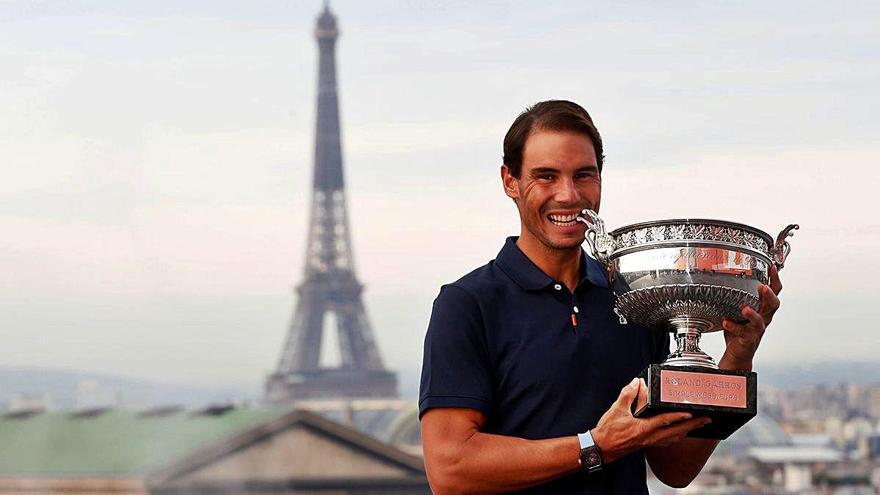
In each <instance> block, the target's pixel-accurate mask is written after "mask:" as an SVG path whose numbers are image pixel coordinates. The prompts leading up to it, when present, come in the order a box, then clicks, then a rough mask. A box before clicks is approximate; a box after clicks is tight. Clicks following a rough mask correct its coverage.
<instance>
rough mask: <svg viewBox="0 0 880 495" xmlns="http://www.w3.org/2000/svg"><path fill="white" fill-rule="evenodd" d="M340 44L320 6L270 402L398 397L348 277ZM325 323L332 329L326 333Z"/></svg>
mask: <svg viewBox="0 0 880 495" xmlns="http://www.w3.org/2000/svg"><path fill="white" fill-rule="evenodd" d="M338 37H339V30H338V28H337V24H336V17H335V16H334V15H333V13H332V12H331V11H330V8H329V6H328V5H327V3H326V2H325V3H324V10H323V11H322V12H321V14H320V15H319V16H318V20H317V23H316V26H315V38H316V39H317V42H318V97H317V119H316V126H315V151H314V160H315V163H314V166H315V167H314V174H313V176H312V203H311V214H310V217H309V231H308V241H307V246H306V261H305V278H304V281H303V283H302V284H301V285H300V286H299V287H298V288H297V292H298V295H299V298H298V301H297V306H296V310H295V313H294V317H293V322H292V323H291V326H290V331H289V332H288V335H287V342H286V343H285V345H284V349H283V350H282V353H281V359H280V361H279V363H278V369H277V370H276V372H275V373H273V374H272V375H270V376H269V378H268V380H267V382H266V399H267V400H268V401H270V402H289V401H293V400H297V399H309V398H359V397H385V398H391V397H396V396H397V377H396V375H395V374H394V373H391V372H389V371H386V370H385V367H384V365H383V363H382V358H381V357H380V355H379V349H378V347H377V346H376V342H375V340H374V338H373V331H372V329H371V328H370V324H369V321H368V320H367V315H366V311H365V310H364V304H363V299H362V298H361V292H362V290H363V286H362V285H361V284H360V283H359V282H358V281H357V278H356V277H355V273H354V257H353V255H352V249H351V236H350V234H349V232H350V230H349V223H348V213H347V207H346V203H345V182H344V180H343V173H342V145H341V138H340V125H339V102H338V98H337V93H336V55H335V51H336V40H337V38H338ZM331 315H332V317H331ZM328 321H330V322H334V321H335V328H329V329H328V328H326V327H327V325H326V324H325V323H326V322H328ZM325 330H330V331H334V330H335V331H336V332H337V337H338V338H337V340H338V344H339V349H338V350H339V360H340V364H339V366H333V367H328V366H325V365H323V363H321V362H320V358H321V354H322V352H321V347H322V345H324V344H325V343H326V342H327V340H325V339H324V337H325V336H324V332H325Z"/></svg>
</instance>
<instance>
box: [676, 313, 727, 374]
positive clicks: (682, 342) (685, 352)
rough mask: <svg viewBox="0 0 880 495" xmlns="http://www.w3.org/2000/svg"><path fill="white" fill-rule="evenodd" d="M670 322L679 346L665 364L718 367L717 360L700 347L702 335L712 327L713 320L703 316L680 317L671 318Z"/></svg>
mask: <svg viewBox="0 0 880 495" xmlns="http://www.w3.org/2000/svg"><path fill="white" fill-rule="evenodd" d="M669 323H670V324H671V325H672V327H673V329H674V330H675V342H676V345H677V348H676V350H675V351H673V352H672V354H670V355H669V357H667V358H666V361H665V362H664V363H663V364H668V365H671V366H697V367H701V368H711V369H718V365H717V364H715V360H713V359H712V357H711V356H709V355H708V354H706V353H705V352H703V350H702V349H700V336H701V335H702V334H703V332H705V331H706V330H709V329H710V328H712V322H711V321H709V320H705V319H702V318H688V317H679V318H673V319H671V320H670V321H669Z"/></svg>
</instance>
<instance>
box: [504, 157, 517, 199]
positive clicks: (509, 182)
mask: <svg viewBox="0 0 880 495" xmlns="http://www.w3.org/2000/svg"><path fill="white" fill-rule="evenodd" d="M501 184H502V185H503V186H504V194H506V195H507V197H508V198H510V199H512V200H514V201H516V200H517V199H519V179H517V178H516V177H514V176H513V174H512V173H510V169H509V168H508V167H507V165H501Z"/></svg>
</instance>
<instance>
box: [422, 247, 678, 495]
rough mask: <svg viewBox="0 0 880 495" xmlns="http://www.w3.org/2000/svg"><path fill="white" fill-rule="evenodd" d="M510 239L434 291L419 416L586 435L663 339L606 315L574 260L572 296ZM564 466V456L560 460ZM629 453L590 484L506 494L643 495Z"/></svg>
mask: <svg viewBox="0 0 880 495" xmlns="http://www.w3.org/2000/svg"><path fill="white" fill-rule="evenodd" d="M516 240H517V238H516V237H510V238H508V239H507V242H506V243H505V244H504V247H503V248H502V249H501V252H499V253H498V257H497V258H496V259H495V260H494V261H490V262H489V263H488V264H486V265H485V266H482V267H480V268H478V269H476V270H474V271H473V272H471V273H469V274H467V275H465V276H464V277H462V278H461V279H459V280H458V281H456V282H453V283H451V284H448V285H444V286H443V287H442V288H441V289H440V295H438V296H437V299H436V300H435V301H434V308H433V312H432V313H431V322H430V324H429V326H428V332H427V335H426V337H425V350H424V352H425V353H424V360H423V362H422V378H421V390H420V393H419V415H420V416H421V415H422V414H424V413H425V411H427V410H428V409H431V408H434V407H464V408H470V409H476V410H478V411H480V412H482V413H483V414H485V415H486V418H487V421H486V425H485V427H484V428H483V430H482V431H483V432H485V433H494V434H499V435H510V436H515V437H520V438H526V439H542V438H555V437H562V436H572V435H576V434H578V433H582V432H584V431H586V430H588V429H590V428H593V427H595V426H596V424H597V423H598V422H599V418H600V417H601V416H602V414H604V413H605V411H607V410H608V408H609V407H611V404H612V403H613V402H614V401H615V400H616V399H617V397H618V395H619V394H620V389H621V388H623V387H624V386H625V385H626V384H627V383H629V382H630V381H632V379H633V378H634V377H635V376H637V375H639V374H640V373H641V372H642V370H643V369H644V368H645V367H646V366H647V365H648V364H649V363H653V362H660V361H662V360H663V359H665V358H666V355H667V353H668V352H669V336H668V334H666V333H665V332H657V331H651V330H649V329H646V328H643V327H640V326H637V325H633V324H628V325H621V324H620V320H619V318H618V316H617V315H616V314H615V313H614V296H613V294H612V292H611V291H610V289H609V288H608V280H607V278H606V274H605V269H604V268H603V267H602V265H601V264H600V263H599V262H597V261H596V260H594V259H592V258H590V257H587V256H586V255H585V254H584V253H583V252H582V253H581V277H580V281H579V283H578V286H577V288H576V289H575V291H574V293H572V292H570V291H569V290H568V288H567V287H566V286H565V285H564V284H562V283H561V282H559V281H557V280H553V279H552V278H551V277H549V276H548V275H547V274H545V273H544V272H542V271H541V269H539V268H538V267H537V266H536V265H535V264H534V263H532V261H531V260H530V259H529V258H528V257H527V256H526V255H525V254H523V252H522V251H520V249H519V247H517V245H516ZM572 455H576V453H574V452H573V453H572ZM645 477H646V473H645V457H644V453H643V452H641V451H639V452H635V453H633V454H630V455H629V456H626V457H623V458H621V459H618V460H616V461H614V462H611V463H609V464H608V465H606V466H605V469H604V470H602V471H601V472H599V473H594V474H587V473H575V474H573V475H570V476H566V477H564V478H560V479H558V480H555V481H552V482H550V483H548V484H544V485H541V486H538V487H534V488H532V489H530V490H525V491H522V492H517V493H554V494H569V493H571V494H593V493H603V494H605V493H615V494H629V493H639V494H647V493H648V490H647V487H646V484H645Z"/></svg>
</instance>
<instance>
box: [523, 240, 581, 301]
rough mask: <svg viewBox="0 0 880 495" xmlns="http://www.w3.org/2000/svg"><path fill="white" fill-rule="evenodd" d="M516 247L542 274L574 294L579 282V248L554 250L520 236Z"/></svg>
mask: <svg viewBox="0 0 880 495" xmlns="http://www.w3.org/2000/svg"><path fill="white" fill-rule="evenodd" d="M516 245H517V247H518V248H519V250H520V251H522V252H523V254H525V255H526V256H527V257H528V258H529V259H530V260H531V261H532V263H534V264H535V265H536V266H537V267H538V268H540V269H541V271H542V272H544V273H546V274H547V275H548V276H549V277H551V278H552V279H554V280H559V281H560V282H562V283H563V284H565V286H566V287H568V290H570V291H572V292H574V290H575V288H576V287H577V284H578V282H579V281H580V273H581V266H580V264H581V248H580V246H578V247H574V248H572V249H554V248H551V247H549V246H546V245H544V244H543V243H541V242H539V241H538V240H537V239H535V238H534V237H532V236H530V235H520V237H519V239H517V241H516Z"/></svg>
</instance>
